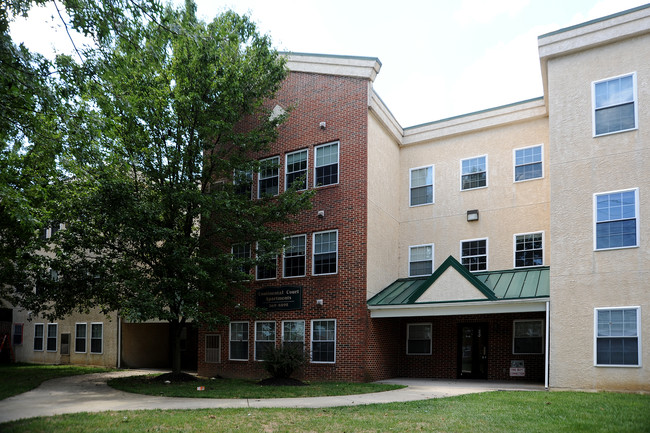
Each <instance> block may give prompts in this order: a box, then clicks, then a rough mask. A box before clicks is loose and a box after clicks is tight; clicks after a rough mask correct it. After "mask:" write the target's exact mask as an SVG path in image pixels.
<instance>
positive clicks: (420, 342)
mask: <svg viewBox="0 0 650 433" xmlns="http://www.w3.org/2000/svg"><path fill="white" fill-rule="evenodd" d="M406 354H407V355H431V323H409V324H408V325H407V328H406Z"/></svg>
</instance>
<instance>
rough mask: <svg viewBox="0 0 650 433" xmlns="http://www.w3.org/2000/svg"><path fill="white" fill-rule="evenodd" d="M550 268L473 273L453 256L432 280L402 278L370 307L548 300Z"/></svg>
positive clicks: (374, 298) (382, 293) (376, 296)
mask: <svg viewBox="0 0 650 433" xmlns="http://www.w3.org/2000/svg"><path fill="white" fill-rule="evenodd" d="M548 296H549V268H548V267H536V268H526V269H513V270H505V271H488V272H477V273H473V274H472V273H470V272H469V271H468V270H467V269H466V268H465V267H464V266H463V265H461V264H460V263H459V262H458V260H456V259H455V258H454V257H452V256H449V257H448V258H447V259H446V260H445V261H444V262H443V263H442V264H441V265H440V266H439V267H438V269H436V271H435V272H434V273H433V274H432V275H431V276H429V277H416V278H400V279H398V280H396V281H395V282H393V283H392V284H390V285H389V286H388V287H386V288H385V289H384V290H382V291H381V292H379V293H378V294H376V295H375V296H373V297H372V298H370V299H369V300H368V306H369V307H373V306H375V307H379V306H406V305H424V304H435V303H445V304H448V303H458V302H494V301H502V300H521V299H535V298H548Z"/></svg>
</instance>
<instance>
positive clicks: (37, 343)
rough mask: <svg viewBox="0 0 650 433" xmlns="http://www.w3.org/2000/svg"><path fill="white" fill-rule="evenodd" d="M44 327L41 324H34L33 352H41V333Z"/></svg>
mask: <svg viewBox="0 0 650 433" xmlns="http://www.w3.org/2000/svg"><path fill="white" fill-rule="evenodd" d="M44 329H45V325H44V324H42V323H35V324H34V350H35V351H39V352H40V351H42V350H43V333H44Z"/></svg>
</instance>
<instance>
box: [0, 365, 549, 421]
mask: <svg viewBox="0 0 650 433" xmlns="http://www.w3.org/2000/svg"><path fill="white" fill-rule="evenodd" d="M149 373H151V371H148V370H147V371H144V370H122V371H116V372H109V373H97V374H86V375H80V376H69V377H63V378H59V379H52V380H48V381H46V382H43V383H42V384H41V386H39V387H38V388H36V389H33V390H31V391H29V392H26V393H23V394H20V395H16V396H14V397H10V398H7V399H5V400H2V402H1V403H0V423H3V422H8V421H13V420H17V419H22V418H31V417H36V416H52V415H59V414H64V413H76V412H101V411H108V410H139V409H210V408H262V407H287V408H316V407H334V406H355V405H363V404H372V403H392V402H400V401H413V400H426V399H430V398H440V397H450V396H454V395H461V394H471V393H477V392H486V391H495V390H502V389H510V390H514V389H525V390H543V389H544V388H543V387H542V386H539V385H520V384H512V383H507V382H487V381H443V380H430V379H391V380H385V381H382V382H383V383H397V384H403V385H407V388H403V389H398V390H394V391H385V392H378V393H372V394H358V395H347V396H336V397H309V398H304V397H301V398H273V399H212V398H178V397H156V396H149V395H142V394H131V393H128V392H123V391H118V390H116V389H113V388H111V387H109V386H108V385H107V384H106V382H107V380H108V379H109V378H114V377H122V376H130V375H141V374H149Z"/></svg>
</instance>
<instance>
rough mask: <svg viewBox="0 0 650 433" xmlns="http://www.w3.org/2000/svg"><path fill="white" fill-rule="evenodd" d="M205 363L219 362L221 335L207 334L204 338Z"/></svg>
mask: <svg viewBox="0 0 650 433" xmlns="http://www.w3.org/2000/svg"><path fill="white" fill-rule="evenodd" d="M205 362H209V363H219V362H221V335H218V334H208V335H206V336H205Z"/></svg>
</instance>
